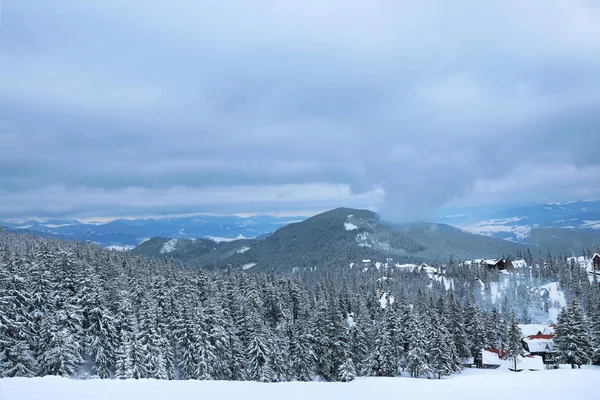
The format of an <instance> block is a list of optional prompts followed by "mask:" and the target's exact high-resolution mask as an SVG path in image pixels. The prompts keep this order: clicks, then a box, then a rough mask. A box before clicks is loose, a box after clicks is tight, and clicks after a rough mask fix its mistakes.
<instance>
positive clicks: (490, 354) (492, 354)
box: [475, 348, 506, 369]
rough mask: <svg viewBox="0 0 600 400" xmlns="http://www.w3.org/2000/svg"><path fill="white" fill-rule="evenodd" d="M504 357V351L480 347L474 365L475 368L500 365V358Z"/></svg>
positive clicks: (491, 367)
mask: <svg viewBox="0 0 600 400" xmlns="http://www.w3.org/2000/svg"><path fill="white" fill-rule="evenodd" d="M504 357H506V352H505V351H500V350H498V349H492V348H485V349H481V352H479V355H478V357H477V358H476V359H475V365H476V366H477V368H490V369H494V368H498V367H499V366H500V364H501V363H500V360H501V359H502V358H504Z"/></svg>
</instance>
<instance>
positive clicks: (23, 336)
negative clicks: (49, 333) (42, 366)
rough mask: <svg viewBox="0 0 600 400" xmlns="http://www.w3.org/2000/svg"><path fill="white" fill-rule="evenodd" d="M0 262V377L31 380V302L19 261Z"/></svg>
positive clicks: (33, 365)
mask: <svg viewBox="0 0 600 400" xmlns="http://www.w3.org/2000/svg"><path fill="white" fill-rule="evenodd" d="M4 254H5V257H3V259H0V377H32V376H35V374H36V371H37V362H36V359H35V357H34V353H33V351H32V349H31V341H30V338H31V337H32V336H33V317H32V315H31V313H30V309H31V308H32V305H33V304H32V303H33V300H32V298H31V294H30V289H29V285H28V281H27V276H28V274H27V271H26V270H25V261H24V260H23V259H22V258H17V257H8V252H5V253H4Z"/></svg>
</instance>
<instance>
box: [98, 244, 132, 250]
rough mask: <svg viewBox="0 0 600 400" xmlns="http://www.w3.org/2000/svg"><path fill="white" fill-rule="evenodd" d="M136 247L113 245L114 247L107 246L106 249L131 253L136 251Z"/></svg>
mask: <svg viewBox="0 0 600 400" xmlns="http://www.w3.org/2000/svg"><path fill="white" fill-rule="evenodd" d="M134 248H135V246H130V245H125V246H119V245H116V244H115V245H112V246H106V247H105V249H108V250H115V251H129V250H132V249H134Z"/></svg>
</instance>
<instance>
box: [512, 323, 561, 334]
mask: <svg viewBox="0 0 600 400" xmlns="http://www.w3.org/2000/svg"><path fill="white" fill-rule="evenodd" d="M519 328H521V332H523V337H527V336H532V335H537V334H538V333H541V334H542V335H550V334H553V333H554V328H553V327H551V326H550V325H545V324H519Z"/></svg>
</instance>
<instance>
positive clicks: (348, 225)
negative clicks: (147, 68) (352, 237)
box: [344, 222, 358, 231]
mask: <svg viewBox="0 0 600 400" xmlns="http://www.w3.org/2000/svg"><path fill="white" fill-rule="evenodd" d="M344 228H345V229H346V230H347V231H353V230H356V229H358V226H356V225H354V224H351V223H350V222H344Z"/></svg>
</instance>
